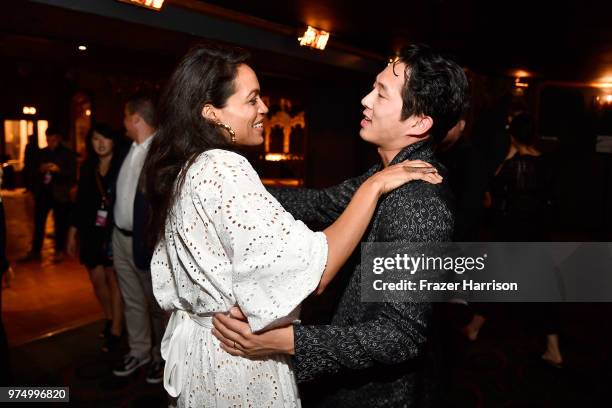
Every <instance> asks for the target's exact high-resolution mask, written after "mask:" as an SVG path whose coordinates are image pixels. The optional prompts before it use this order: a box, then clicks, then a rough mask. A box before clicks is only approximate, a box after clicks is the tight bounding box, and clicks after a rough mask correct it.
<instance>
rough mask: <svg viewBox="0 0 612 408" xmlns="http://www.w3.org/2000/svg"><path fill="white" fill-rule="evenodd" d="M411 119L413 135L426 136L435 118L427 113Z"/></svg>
mask: <svg viewBox="0 0 612 408" xmlns="http://www.w3.org/2000/svg"><path fill="white" fill-rule="evenodd" d="M410 121H411V123H410V133H411V134H412V135H413V136H425V135H427V133H429V131H430V130H431V127H432V126H433V119H432V118H431V117H430V116H426V115H423V116H413V117H412V118H410Z"/></svg>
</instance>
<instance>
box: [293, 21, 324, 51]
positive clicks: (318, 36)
mask: <svg viewBox="0 0 612 408" xmlns="http://www.w3.org/2000/svg"><path fill="white" fill-rule="evenodd" d="M298 41H299V42H300V45H303V46H306V47H310V48H315V49H317V50H324V49H325V46H326V45H327V41H329V33H328V32H327V31H323V30H319V29H318V28H314V27H311V26H308V28H307V29H306V31H305V32H304V35H303V36H301V37H298Z"/></svg>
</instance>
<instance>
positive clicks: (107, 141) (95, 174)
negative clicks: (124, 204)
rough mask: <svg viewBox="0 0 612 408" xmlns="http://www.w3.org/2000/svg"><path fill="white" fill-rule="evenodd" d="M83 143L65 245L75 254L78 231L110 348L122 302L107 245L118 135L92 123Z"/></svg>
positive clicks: (119, 324)
mask: <svg viewBox="0 0 612 408" xmlns="http://www.w3.org/2000/svg"><path fill="white" fill-rule="evenodd" d="M86 144H87V158H86V160H85V161H84V162H83V165H82V166H81V171H80V177H79V185H78V190H77V197H76V202H75V204H74V208H73V211H72V217H71V224H72V225H71V227H70V230H69V232H68V245H67V247H68V254H69V255H71V256H75V254H76V241H77V232H78V237H79V239H78V241H79V243H80V253H79V255H80V260H81V263H82V264H83V265H85V267H86V268H87V270H88V271H89V277H90V279H91V283H92V284H93V287H94V291H95V293H96V297H97V298H98V301H99V302H100V305H101V306H102V309H103V310H104V314H105V316H106V326H105V329H104V337H105V340H106V341H105V344H104V346H103V348H102V350H103V351H109V350H111V349H115V348H116V347H117V346H118V344H119V338H120V336H121V330H122V325H123V320H122V319H123V303H122V299H121V293H120V291H119V286H118V283H117V276H116V274H115V271H114V269H113V259H112V253H111V245H110V237H111V231H112V225H113V222H112V209H113V202H112V201H113V196H114V192H113V191H112V189H113V188H114V185H115V180H116V178H117V175H118V173H119V163H118V160H117V156H118V155H117V154H115V151H116V150H117V148H118V137H117V134H116V133H115V132H114V131H113V130H112V129H111V128H110V127H109V126H107V125H104V124H94V125H93V126H92V127H91V129H90V131H89V133H88V135H87V140H86Z"/></svg>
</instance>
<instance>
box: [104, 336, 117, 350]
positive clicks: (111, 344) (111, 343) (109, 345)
mask: <svg viewBox="0 0 612 408" xmlns="http://www.w3.org/2000/svg"><path fill="white" fill-rule="evenodd" d="M120 345H121V336H115V335H114V334H111V335H109V336H108V337H107V338H106V339H105V340H104V344H103V345H102V351H103V352H105V353H113V352H115V351H117V350H119V346H120Z"/></svg>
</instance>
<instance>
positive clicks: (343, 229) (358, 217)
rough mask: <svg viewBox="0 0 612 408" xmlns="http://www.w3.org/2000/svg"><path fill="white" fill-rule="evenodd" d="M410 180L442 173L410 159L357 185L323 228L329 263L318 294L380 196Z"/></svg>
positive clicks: (358, 237) (433, 179)
mask: <svg viewBox="0 0 612 408" xmlns="http://www.w3.org/2000/svg"><path fill="white" fill-rule="evenodd" d="M411 180H423V181H426V182H429V183H433V184H438V183H440V182H441V181H442V177H441V176H440V175H439V174H438V173H437V170H436V169H435V168H434V167H433V166H431V165H430V164H429V163H426V162H423V161H420V160H414V161H408V160H407V161H405V162H402V163H399V164H396V165H393V166H389V167H387V168H385V169H384V170H381V171H379V172H378V173H376V174H374V175H373V176H371V177H370V178H368V179H367V180H366V181H365V182H364V183H363V184H362V185H361V186H360V187H359V189H357V191H356V192H355V195H354V196H353V199H352V200H351V202H350V203H349V205H348V206H347V207H346V209H345V210H344V212H343V213H342V214H341V215H340V217H339V218H338V219H337V220H336V221H335V222H334V223H333V224H332V225H330V226H329V227H328V228H326V229H325V230H324V231H323V233H325V236H326V237H327V247H328V252H327V264H326V267H325V270H324V271H323V276H322V277H321V282H320V283H319V286H318V287H317V291H316V292H317V294H321V293H322V292H323V290H325V287H326V286H327V285H328V284H329V282H331V280H332V279H333V278H334V277H335V276H336V274H337V273H338V271H339V270H340V267H341V266H342V265H344V263H345V262H346V260H347V259H348V257H349V256H350V255H351V253H353V251H354V250H355V247H356V246H357V244H358V243H359V242H360V241H361V237H362V236H363V234H364V233H365V231H366V229H367V227H368V225H369V224H370V220H371V219H372V216H373V215H374V210H375V209H376V205H377V203H378V199H379V198H380V196H381V195H383V194H385V193H388V192H390V191H391V190H394V189H396V188H398V187H400V186H402V185H404V184H406V183H407V182H409V181H411Z"/></svg>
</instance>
